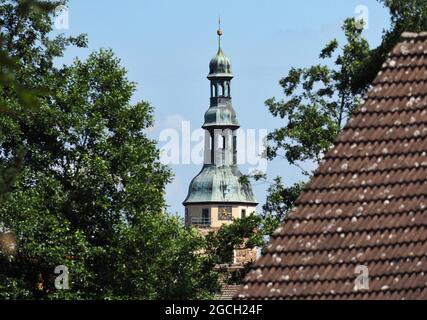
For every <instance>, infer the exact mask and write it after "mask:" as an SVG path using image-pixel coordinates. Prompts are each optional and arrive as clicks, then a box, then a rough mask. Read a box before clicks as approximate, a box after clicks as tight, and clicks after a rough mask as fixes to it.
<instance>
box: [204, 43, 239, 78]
mask: <svg viewBox="0 0 427 320" xmlns="http://www.w3.org/2000/svg"><path fill="white" fill-rule="evenodd" d="M217 77H228V78H232V77H233V74H232V73H231V62H230V59H228V58H227V57H226V56H225V54H224V52H222V49H221V47H220V48H218V52H217V54H216V55H215V57H213V58H212V60H211V62H210V63H209V75H208V78H209V79H212V78H217Z"/></svg>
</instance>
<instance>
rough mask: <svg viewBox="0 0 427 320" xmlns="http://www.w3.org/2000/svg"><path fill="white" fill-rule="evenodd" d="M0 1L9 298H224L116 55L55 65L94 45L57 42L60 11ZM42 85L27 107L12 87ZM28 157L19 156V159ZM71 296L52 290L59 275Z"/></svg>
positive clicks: (0, 271) (149, 112)
mask: <svg viewBox="0 0 427 320" xmlns="http://www.w3.org/2000/svg"><path fill="white" fill-rule="evenodd" d="M24 3H26V2H25V1H6V0H3V1H1V2H0V23H1V30H2V33H3V39H4V42H3V47H2V48H3V49H4V50H5V51H6V52H7V53H8V55H9V56H10V57H11V59H12V60H13V61H14V68H13V70H12V73H13V79H14V80H13V82H11V83H10V84H7V83H4V84H3V85H2V87H1V88H0V96H1V99H2V101H3V103H4V104H3V106H4V108H3V110H2V112H0V133H1V134H0V164H1V167H2V168H7V167H10V166H11V164H12V163H13V161H16V159H20V160H21V163H20V170H19V175H18V176H17V177H16V178H15V180H16V181H15V184H14V186H13V188H11V189H10V190H8V191H9V193H8V196H7V197H6V198H5V199H4V200H3V202H2V205H1V207H0V229H1V230H0V233H1V232H2V231H7V230H10V231H12V232H13V233H14V234H15V235H16V239H17V244H18V245H17V249H16V251H15V252H14V253H13V254H12V255H11V254H6V252H5V250H3V251H2V253H0V298H23V299H34V298H35V299H58V298H61V299H189V298H204V297H208V296H210V295H211V294H213V293H215V292H216V291H217V290H218V283H217V275H216V273H215V272H213V271H212V263H211V260H210V259H209V258H208V257H204V256H200V255H198V252H200V250H202V249H203V245H204V241H203V239H202V238H201V237H200V236H199V235H198V234H197V233H195V232H194V231H193V230H187V229H185V228H184V226H183V223H182V221H181V220H180V219H178V218H176V217H171V216H169V215H167V214H166V213H165V207H166V204H165V201H164V191H165V186H166V184H167V183H169V182H170V181H171V178H172V174H171V172H170V170H169V168H167V167H165V166H164V165H162V164H161V163H160V161H159V150H158V149H157V147H156V142H155V141H153V140H151V139H149V138H148V137H147V135H146V129H147V128H148V127H149V126H151V125H152V123H153V108H152V107H151V105H150V104H148V103H147V102H144V101H142V102H137V103H134V104H133V103H131V102H130V101H131V98H132V95H133V93H134V91H135V84H134V83H132V82H130V81H129V80H128V79H127V74H126V70H125V69H124V68H123V67H121V65H120V61H119V59H117V58H116V57H115V56H114V54H113V53H112V52H111V51H110V50H99V51H97V52H94V53H92V54H90V56H89V57H88V58H87V60H85V61H81V60H79V59H76V60H75V61H74V63H73V64H71V65H69V66H61V67H57V66H55V65H54V60H55V58H56V57H60V56H61V55H62V54H63V52H64V50H65V49H66V47H67V46H68V45H77V46H79V47H81V46H85V44H86V38H85V36H77V37H65V36H63V35H60V36H57V37H55V38H53V39H50V38H49V34H50V32H51V31H52V14H51V13H52V9H53V8H54V7H55V6H56V5H58V4H63V2H62V1H61V2H44V3H45V4H46V3H47V5H48V6H49V8H50V9H49V10H39V9H38V7H29V9H28V10H25V11H23V12H22V13H21V11H20V10H21V9H20V6H21V5H23V4H24ZM15 81H16V82H17V83H20V84H21V85H22V86H26V87H28V88H42V89H43V90H42V91H40V92H38V93H37V92H36V93H33V95H32V97H33V98H34V99H35V101H36V102H37V108H29V107H28V106H27V105H26V104H25V103H24V102H23V101H22V99H20V97H19V93H18V92H17V90H14V87H13V83H14V82H15ZM20 154H22V157H19V155H20ZM60 265H63V266H66V267H67V268H68V270H69V273H70V274H69V289H68V290H58V289H57V288H56V287H55V279H56V277H57V276H58V275H57V274H55V273H54V271H55V268H56V266H60Z"/></svg>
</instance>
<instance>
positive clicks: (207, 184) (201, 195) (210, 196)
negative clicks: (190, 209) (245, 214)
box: [184, 164, 257, 205]
mask: <svg viewBox="0 0 427 320" xmlns="http://www.w3.org/2000/svg"><path fill="white" fill-rule="evenodd" d="M241 176H242V173H241V172H240V171H239V168H238V167H237V165H225V166H216V165H209V164H205V165H204V166H203V169H202V171H201V172H200V173H199V174H198V175H197V176H196V177H195V178H194V179H193V181H191V183H190V187H189V190H188V196H187V198H186V199H185V201H184V205H187V204H196V203H209V202H213V203H217V202H220V203H242V204H251V205H257V202H256V200H255V197H254V195H253V193H252V188H251V186H250V185H249V184H246V183H243V182H241V181H240V177H241Z"/></svg>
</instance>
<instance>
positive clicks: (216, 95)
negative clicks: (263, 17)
mask: <svg viewBox="0 0 427 320" xmlns="http://www.w3.org/2000/svg"><path fill="white" fill-rule="evenodd" d="M217 34H218V51H217V54H216V55H215V57H213V58H212V60H211V61H210V63H209V75H208V79H209V81H210V106H209V108H208V110H207V111H206V113H205V117H204V123H203V126H202V128H203V129H204V130H205V146H204V165H203V168H202V170H201V171H200V173H199V174H198V175H197V176H196V177H195V178H194V179H193V180H192V181H191V183H190V186H189V190H188V195H187V198H186V199H185V201H184V202H183V205H184V206H185V221H186V225H187V226H195V227H197V228H200V229H208V230H211V229H218V228H219V227H221V226H222V225H223V224H229V223H231V222H232V221H233V219H236V218H242V217H245V216H246V215H249V214H252V213H255V211H256V206H257V204H258V203H257V202H256V200H255V197H254V195H253V192H252V187H251V185H250V184H249V183H248V182H245V181H244V180H245V179H241V177H242V173H241V172H240V170H239V168H238V166H237V135H236V132H237V129H239V127H240V126H239V122H238V121H237V116H236V112H235V111H234V109H233V106H232V103H231V80H232V79H233V74H232V72H231V62H230V59H228V58H227V57H226V56H225V55H224V53H223V51H222V48H221V36H222V30H221V29H218V31H217Z"/></svg>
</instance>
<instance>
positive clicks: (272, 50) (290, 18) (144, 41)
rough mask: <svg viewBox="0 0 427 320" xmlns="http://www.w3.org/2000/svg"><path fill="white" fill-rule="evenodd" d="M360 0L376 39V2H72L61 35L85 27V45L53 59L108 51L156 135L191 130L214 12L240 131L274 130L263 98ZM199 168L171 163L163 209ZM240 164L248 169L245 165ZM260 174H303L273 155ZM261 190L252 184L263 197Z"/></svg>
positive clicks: (203, 102)
mask: <svg viewBox="0 0 427 320" xmlns="http://www.w3.org/2000/svg"><path fill="white" fill-rule="evenodd" d="M359 5H364V6H366V8H367V9H368V10H369V11H368V19H369V20H368V21H369V28H368V29H367V30H365V31H364V36H365V37H366V38H367V39H368V40H369V42H370V44H371V46H376V45H377V44H378V43H379V41H380V39H381V35H382V31H383V29H384V28H387V26H388V25H389V16H388V12H387V10H386V9H385V8H383V7H382V5H381V4H379V3H378V2H377V1H374V0H366V1H360V0H357V1H353V0H345V1H343V0H322V1H319V0H305V1H288V0H285V1H284V0H274V1H273V0H267V1H259V0H258V1H255V0H244V1H243V0H241V1H236V0H216V1H201V0H198V1H196V0H191V1H190V0H189V1H184V0H183V1H173V0H169V1H166V0H142V1H141V0H121V1H117V0H116V1H113V0H90V1H82V0H71V1H70V3H69V29H68V30H65V31H64V33H65V34H68V35H76V34H79V33H87V34H88V38H89V46H88V48H87V49H70V50H68V51H67V53H66V55H65V57H64V59H62V60H61V61H60V62H61V63H62V62H64V63H70V62H71V61H72V60H73V58H75V57H79V58H81V59H84V58H85V57H87V55H88V54H89V53H90V52H91V51H95V50H98V49H99V48H111V49H112V50H113V51H114V52H115V54H116V55H117V56H118V57H119V58H120V59H121V61H122V65H123V66H124V67H125V68H126V69H127V70H128V72H129V73H128V77H129V79H130V80H131V81H135V82H136V83H137V84H138V85H137V91H136V93H135V96H134V101H138V100H146V101H149V102H150V103H152V105H153V106H154V107H155V117H156V125H155V130H154V132H152V133H151V136H152V137H153V138H154V139H157V138H158V137H159V134H160V132H161V131H162V130H163V129H165V128H175V129H177V130H178V129H180V124H181V121H182V120H185V121H189V122H190V125H191V129H197V128H199V127H200V126H201V125H202V121H203V115H204V113H205V111H206V109H207V108H208V106H209V83H208V80H207V79H206V76H207V74H208V65H209V61H210V59H211V58H212V57H213V56H214V54H215V53H216V49H217V37H216V29H217V20H218V16H219V15H220V16H221V20H222V29H223V30H224V36H223V39H222V47H223V49H224V52H225V54H226V55H227V56H228V57H229V58H230V59H231V61H232V65H233V73H234V75H235V78H234V80H233V82H232V96H233V106H234V108H235V110H236V111H237V114H238V118H239V121H240V124H241V126H242V127H243V128H245V129H256V130H258V129H267V130H268V131H272V130H273V129H275V128H277V127H279V126H280V121H279V120H277V119H274V118H273V117H272V116H271V115H270V114H269V112H268V110H267V109H266V107H265V106H264V101H265V100H266V99H268V98H270V97H273V96H275V97H278V98H281V97H282V92H281V88H280V87H279V85H278V81H279V80H280V78H281V77H283V76H285V75H286V73H287V72H288V70H289V69H290V68H291V67H304V66H310V65H312V64H315V63H317V62H318V61H319V59H318V55H319V52H320V50H321V49H322V47H323V46H324V45H325V44H326V43H327V42H328V41H330V40H331V39H333V38H337V39H338V40H340V39H343V34H342V32H341V29H340V28H341V25H342V22H343V20H344V19H345V18H346V17H351V16H357V13H356V12H355V10H356V7H357V6H359ZM200 168H201V166H200V165H197V164H193V165H188V164H187V165H184V164H180V165H173V166H172V169H173V171H174V173H175V180H174V182H173V183H172V184H171V185H169V186H168V188H167V194H166V200H167V202H168V204H169V206H170V208H169V212H171V213H175V212H178V213H180V214H182V213H183V207H182V205H181V203H182V201H183V200H184V198H185V196H186V194H187V188H188V184H189V182H190V181H191V179H192V178H193V177H194V176H195V175H196V174H197V173H198V172H199V171H200ZM242 171H243V173H247V166H242ZM267 173H268V176H269V179H272V178H273V177H275V176H277V175H280V176H281V177H283V179H284V181H285V183H287V184H291V183H293V182H295V181H297V180H299V179H301V174H300V173H299V171H298V170H297V169H296V168H295V167H291V166H289V165H288V164H287V163H286V162H285V161H284V160H275V161H273V162H270V163H269V164H268V170H267ZM267 187H268V185H267V184H265V183H256V184H255V185H254V192H255V195H256V197H257V199H258V201H259V202H260V203H261V204H262V203H264V201H265V195H266V194H265V190H266V188H267Z"/></svg>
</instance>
